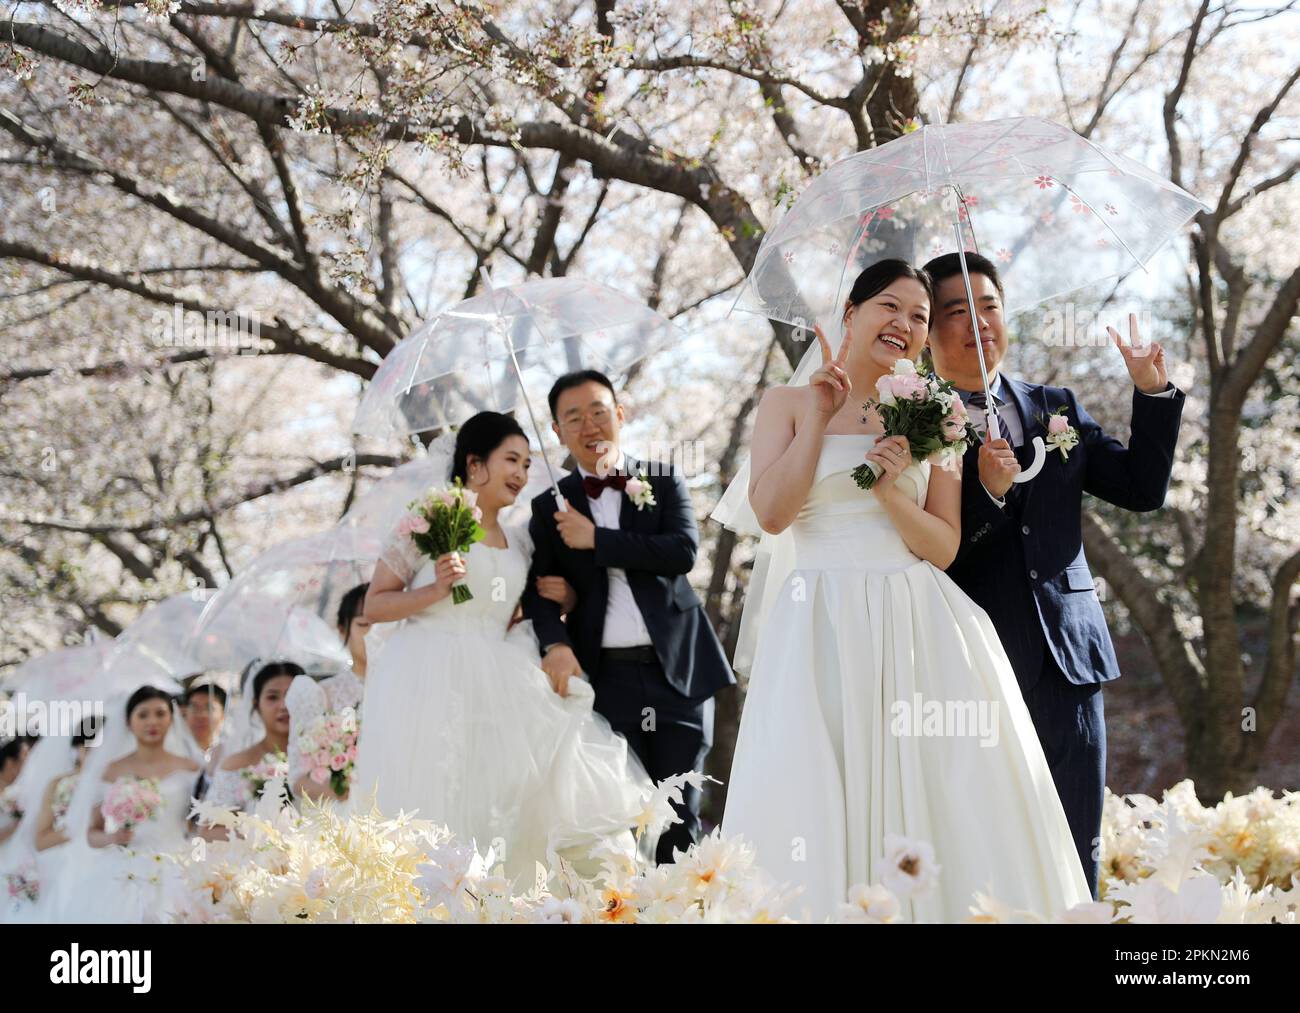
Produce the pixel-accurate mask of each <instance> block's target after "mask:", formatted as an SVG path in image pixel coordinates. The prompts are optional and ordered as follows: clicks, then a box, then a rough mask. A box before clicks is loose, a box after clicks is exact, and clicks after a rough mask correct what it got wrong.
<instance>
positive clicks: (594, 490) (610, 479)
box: [582, 475, 627, 499]
mask: <svg viewBox="0 0 1300 1013" xmlns="http://www.w3.org/2000/svg"><path fill="white" fill-rule="evenodd" d="M626 485H627V476H626V475H606V476H605V477H604V478H596V477H595V476H594V475H583V476H582V488H583V489H584V490H585V491H586V493H587V499H600V494H601V493H602V492H604V491H605V490H606V489H608V488H610V487H611V486H613V487H614V488H615V489H617V490H618V491H619V492H622V491H623V489H624V487H625V486H626Z"/></svg>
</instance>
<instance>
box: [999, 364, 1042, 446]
mask: <svg viewBox="0 0 1300 1013" xmlns="http://www.w3.org/2000/svg"><path fill="white" fill-rule="evenodd" d="M1002 389H1003V391H1005V392H1006V394H1007V396H1008V398H1009V399H1010V400H1011V403H1012V404H1014V405H1015V406H1016V411H1017V412H1018V413H1019V415H1020V431H1021V432H1022V433H1023V434H1024V437H1025V443H1026V444H1029V443H1032V442H1033V439H1034V437H1035V436H1046V435H1047V428H1046V427H1045V426H1044V425H1043V418H1044V416H1046V415H1047V402H1046V401H1045V400H1044V399H1043V388H1042V387H1041V386H1040V385H1036V384H1030V383H1025V381H1023V380H1014V379H1012V378H1011V377H1009V376H1004V377H1003V378H1002Z"/></svg>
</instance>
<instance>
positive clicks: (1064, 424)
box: [1038, 405, 1079, 461]
mask: <svg viewBox="0 0 1300 1013" xmlns="http://www.w3.org/2000/svg"><path fill="white" fill-rule="evenodd" d="M1038 421H1039V422H1041V423H1042V424H1043V428H1045V429H1046V430H1047V447H1048V449H1049V450H1059V451H1060V452H1061V460H1062V461H1068V460H1069V459H1070V451H1071V450H1073V449H1074V448H1075V447H1077V446H1078V445H1079V430H1077V429H1075V428H1074V426H1072V425H1070V419H1069V416H1067V415H1066V414H1065V405H1061V407H1060V408H1058V409H1057V410H1056V411H1054V412H1053V413H1052V414H1051V415H1049V416H1047V418H1046V419H1044V418H1042V417H1041V416H1040V417H1039V419H1038Z"/></svg>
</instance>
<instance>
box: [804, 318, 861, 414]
mask: <svg viewBox="0 0 1300 1013" xmlns="http://www.w3.org/2000/svg"><path fill="white" fill-rule="evenodd" d="M813 330H814V331H815V332H816V334H817V343H818V344H819V345H821V349H822V364H821V366H820V367H818V369H817V371H816V372H815V373H813V375H812V376H810V377H808V386H810V387H811V388H812V389H813V404H814V406H815V407H816V410H817V414H819V415H821V416H822V417H823V418H825V419H828V420H829V419H831V418H833V417H834V416H835V413H836V412H838V411H839V410H840V409H841V408H843V407H844V402H845V401H847V400H848V398H849V394H850V393H851V392H852V390H853V384H852V383H850V382H849V374H848V373H847V372H846V371H845V369H844V360H845V358H847V357H848V354H849V336H848V334H847V332H846V333H845V335H844V340H843V342H841V344H840V350H839V352H838V353H836V355H835V357H834V358H832V357H831V343H830V342H829V341H827V340H826V335H825V334H824V333H822V329H821V327H820V326H818V325H817V324H813Z"/></svg>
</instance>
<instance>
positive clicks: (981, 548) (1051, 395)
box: [948, 377, 1185, 691]
mask: <svg viewBox="0 0 1300 1013" xmlns="http://www.w3.org/2000/svg"><path fill="white" fill-rule="evenodd" d="M1003 390H1004V391H1005V392H1006V393H1007V394H1008V396H1009V398H1010V400H1011V401H1013V402H1014V403H1015V406H1016V410H1017V411H1018V412H1019V413H1020V419H1021V423H1022V428H1023V430H1024V443H1023V444H1022V446H1021V447H1019V448H1017V456H1018V458H1019V460H1020V462H1021V464H1022V465H1026V464H1028V463H1029V462H1030V461H1031V459H1032V449H1033V448H1032V447H1031V446H1030V443H1031V441H1032V440H1033V438H1034V437H1035V436H1042V437H1043V438H1044V440H1046V437H1047V426H1046V417H1047V416H1048V415H1049V414H1051V413H1054V412H1056V411H1057V410H1058V409H1059V408H1061V407H1062V406H1064V407H1065V409H1066V412H1065V414H1066V416H1067V417H1068V418H1069V420H1070V424H1071V425H1072V426H1074V427H1075V429H1077V430H1078V431H1079V445H1078V446H1077V447H1075V448H1074V449H1073V450H1071V451H1070V452H1069V457H1068V458H1067V459H1062V457H1061V453H1060V451H1057V450H1051V449H1050V444H1049V449H1048V453H1047V462H1046V463H1045V464H1044V465H1043V469H1042V471H1040V472H1039V473H1038V475H1037V477H1036V478H1034V479H1032V480H1030V481H1029V482H1025V483H1023V484H1020V485H1017V486H1014V487H1013V488H1012V491H1011V492H1009V493H1008V494H1007V496H1006V497H1005V500H1006V504H1007V505H1006V507H999V506H998V505H997V504H996V503H995V502H994V501H993V500H992V499H991V498H990V496H989V494H988V493H987V492H986V491H985V489H984V487H983V486H982V485H981V484H980V478H979V453H978V447H972V448H971V449H970V450H968V451H967V452H966V456H965V458H964V460H963V462H962V465H963V467H962V506H961V545H960V548H959V549H958V551H957V556H956V558H955V559H954V560H953V562H952V564H951V565H950V566H949V567H948V576H950V577H951V578H952V579H953V580H954V581H955V582H956V584H957V585H958V586H959V587H960V588H961V589H962V590H963V591H965V592H966V593H967V594H968V595H970V597H971V598H972V599H974V601H975V602H976V603H977V604H978V605H979V606H980V607H981V608H983V609H984V611H986V612H987V613H988V614H989V618H990V619H992V620H993V625H994V627H995V628H996V629H997V631H998V636H999V637H1000V638H1001V640H1002V646H1003V647H1004V648H1005V649H1006V652H1007V655H1008V656H1009V657H1010V659H1011V665H1012V667H1013V668H1014V669H1015V672H1016V678H1017V680H1018V681H1019V682H1020V686H1021V689H1022V690H1024V691H1028V690H1030V689H1032V688H1033V686H1034V685H1035V683H1037V681H1038V678H1039V674H1040V673H1041V672H1042V670H1043V668H1044V661H1045V655H1050V657H1051V658H1052V660H1053V661H1054V662H1055V663H1056V667H1057V668H1059V669H1060V671H1061V672H1063V673H1064V675H1065V678H1066V679H1067V680H1069V681H1070V682H1072V683H1075V684H1077V685H1088V684H1091V683H1104V682H1109V681H1110V680H1112V679H1116V678H1118V677H1119V674H1120V672H1119V663H1118V662H1117V661H1116V659H1115V648H1114V646H1113V645H1112V643H1111V639H1110V631H1109V630H1108V629H1107V628H1106V617H1105V615H1104V614H1103V612H1102V608H1101V600H1100V598H1099V597H1098V596H1097V593H1096V590H1095V588H1094V583H1093V577H1092V572H1091V571H1090V570H1089V568H1088V560H1087V559H1086V558H1085V556H1084V552H1083V530H1082V521H1081V517H1082V511H1083V494H1084V493H1085V492H1086V493H1090V494H1092V495H1093V496H1096V497H1098V498H1100V499H1104V500H1105V501H1106V502H1108V503H1113V504H1115V505H1116V506H1118V507H1122V508H1124V509H1126V510H1134V511H1147V510H1156V509H1158V508H1159V507H1161V506H1162V505H1163V504H1164V501H1165V494H1166V493H1167V492H1168V490H1169V476H1170V472H1171V471H1172V469H1173V462H1174V447H1175V445H1176V444H1177V442H1178V426H1179V423H1180V421H1181V419H1182V413H1183V403H1184V401H1185V397H1184V395H1183V393H1182V392H1181V391H1177V392H1175V394H1174V396H1173V397H1169V398H1161V397H1150V396H1148V395H1146V394H1143V393H1141V392H1140V391H1138V390H1137V389H1136V388H1134V390H1133V416H1132V436H1131V437H1130V439H1129V445H1128V446H1127V447H1125V446H1124V445H1123V444H1122V443H1120V442H1119V441H1118V440H1117V439H1115V438H1114V437H1113V436H1110V435H1108V434H1107V433H1106V432H1104V431H1103V430H1102V428H1101V426H1099V425H1098V424H1097V422H1096V421H1095V420H1094V419H1093V418H1092V417H1091V416H1090V415H1089V414H1088V413H1087V412H1086V411H1085V410H1084V408H1083V406H1082V405H1080V404H1079V402H1078V401H1077V400H1076V399H1075V396H1074V392H1073V391H1071V390H1070V389H1069V388H1066V387H1045V386H1043V385H1041V384H1031V383H1026V382H1025V381H1023V380H1017V379H1013V378H1012V377H1003Z"/></svg>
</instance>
